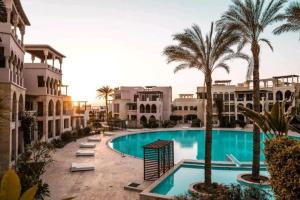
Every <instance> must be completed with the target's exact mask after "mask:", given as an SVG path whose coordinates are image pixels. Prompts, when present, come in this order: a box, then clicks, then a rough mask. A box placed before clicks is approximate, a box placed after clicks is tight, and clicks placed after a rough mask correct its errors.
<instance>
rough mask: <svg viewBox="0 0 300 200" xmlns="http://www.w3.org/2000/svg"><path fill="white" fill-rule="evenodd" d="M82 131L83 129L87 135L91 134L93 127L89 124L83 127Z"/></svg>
mask: <svg viewBox="0 0 300 200" xmlns="http://www.w3.org/2000/svg"><path fill="white" fill-rule="evenodd" d="M82 131H83V134H84V135H86V136H87V135H90V133H91V128H90V127H88V126H87V127H85V128H83V129H82Z"/></svg>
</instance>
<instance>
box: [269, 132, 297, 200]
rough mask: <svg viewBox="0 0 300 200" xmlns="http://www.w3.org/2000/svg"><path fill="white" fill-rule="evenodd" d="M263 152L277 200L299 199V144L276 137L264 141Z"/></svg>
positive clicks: (288, 139)
mask: <svg viewBox="0 0 300 200" xmlns="http://www.w3.org/2000/svg"><path fill="white" fill-rule="evenodd" d="M264 152H265V157H266V162H267V164H268V171H269V173H270V176H271V178H270V184H271V186H272V188H273V190H274V193H275V196H276V197H277V199H300V142H299V141H297V140H294V139H291V138H288V137H285V136H283V137H276V138H273V139H271V140H266V141H265V149H264Z"/></svg>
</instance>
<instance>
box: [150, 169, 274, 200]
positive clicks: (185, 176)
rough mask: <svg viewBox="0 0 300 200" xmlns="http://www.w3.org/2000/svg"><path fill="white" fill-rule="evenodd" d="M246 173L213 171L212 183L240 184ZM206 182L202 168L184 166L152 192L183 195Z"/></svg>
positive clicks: (233, 170) (239, 170) (235, 170)
mask: <svg viewBox="0 0 300 200" xmlns="http://www.w3.org/2000/svg"><path fill="white" fill-rule="evenodd" d="M242 173H245V170H241V169H216V168H213V169H212V181H213V182H217V183H221V184H224V185H230V184H238V182H237V180H236V178H237V176H238V175H239V174H242ZM261 174H262V175H268V173H267V171H261ZM199 181H204V169H203V168H202V167H201V166H189V165H182V166H180V167H179V168H178V169H177V170H176V171H175V172H173V173H172V174H171V175H169V176H168V177H167V178H166V179H164V180H163V181H162V182H161V183H160V184H159V185H157V186H156V187H155V188H154V189H153V190H152V191H151V192H152V193H157V194H162V195H170V196H173V195H176V196H177V195H182V194H185V193H187V191H188V188H189V185H190V184H192V183H195V182H199Z"/></svg>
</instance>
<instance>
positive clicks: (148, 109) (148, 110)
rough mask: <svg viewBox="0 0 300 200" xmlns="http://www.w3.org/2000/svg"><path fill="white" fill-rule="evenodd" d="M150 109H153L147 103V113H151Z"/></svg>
mask: <svg viewBox="0 0 300 200" xmlns="http://www.w3.org/2000/svg"><path fill="white" fill-rule="evenodd" d="M150 110H151V109H150V105H149V104H147V105H146V113H150Z"/></svg>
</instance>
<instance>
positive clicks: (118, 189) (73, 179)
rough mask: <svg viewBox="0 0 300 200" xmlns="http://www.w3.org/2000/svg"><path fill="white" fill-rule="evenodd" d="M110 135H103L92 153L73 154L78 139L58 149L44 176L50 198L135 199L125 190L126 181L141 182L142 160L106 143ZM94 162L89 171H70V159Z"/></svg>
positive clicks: (76, 148)
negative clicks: (126, 155) (85, 155)
mask: <svg viewBox="0 0 300 200" xmlns="http://www.w3.org/2000/svg"><path fill="white" fill-rule="evenodd" d="M109 138H110V137H108V136H104V137H102V141H101V143H98V144H97V146H96V148H95V152H96V154H95V157H76V156H75V152H76V151H77V150H78V145H79V143H80V142H84V141H87V138H82V139H80V140H77V142H72V143H70V144H68V145H66V146H65V147H64V148H63V149H58V150H57V151H56V153H55V154H54V160H55V162H54V163H53V164H52V165H51V166H49V167H48V168H47V170H46V173H45V175H44V180H45V181H46V182H47V183H48V184H49V186H50V192H51V197H50V198H48V199H51V200H60V199H62V198H65V197H71V196H76V199H78V200H106V199H107V200H137V199H139V195H138V193H137V192H131V191H126V190H124V189H123V187H124V186H125V185H127V184H128V183H129V182H132V181H138V182H142V180H143V161H142V160H140V159H135V158H131V157H122V156H121V155H120V154H118V153H116V152H114V151H112V150H111V149H110V148H108V147H107V146H106V141H107V140H108V139H109ZM89 161H90V162H93V163H95V167H96V170H95V171H90V172H73V173H71V172H70V171H69V168H70V166H71V163H72V162H89Z"/></svg>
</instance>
